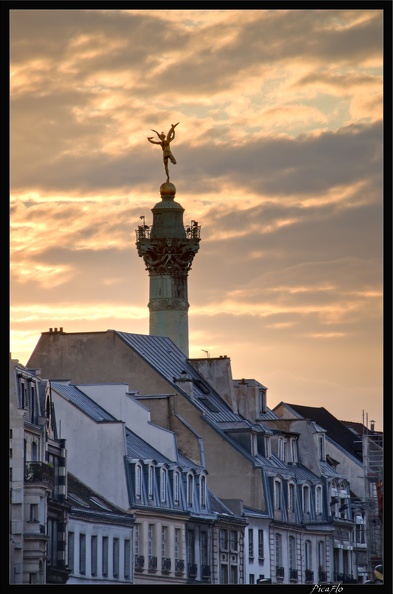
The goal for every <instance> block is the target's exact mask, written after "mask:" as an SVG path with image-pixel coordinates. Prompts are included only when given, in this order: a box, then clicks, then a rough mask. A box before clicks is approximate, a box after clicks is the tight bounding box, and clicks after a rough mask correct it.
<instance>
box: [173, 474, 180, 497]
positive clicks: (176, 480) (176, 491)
mask: <svg viewBox="0 0 393 594" xmlns="http://www.w3.org/2000/svg"><path fill="white" fill-rule="evenodd" d="M173 501H174V504H175V505H179V501H180V474H179V473H178V472H177V471H175V472H174V474H173Z"/></svg>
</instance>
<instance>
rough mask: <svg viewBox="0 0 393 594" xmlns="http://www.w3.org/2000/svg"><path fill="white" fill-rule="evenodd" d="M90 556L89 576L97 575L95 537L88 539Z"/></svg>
mask: <svg viewBox="0 0 393 594" xmlns="http://www.w3.org/2000/svg"><path fill="white" fill-rule="evenodd" d="M90 556H91V560H90V561H91V575H93V576H95V575H97V537H96V536H92V537H91V539H90Z"/></svg>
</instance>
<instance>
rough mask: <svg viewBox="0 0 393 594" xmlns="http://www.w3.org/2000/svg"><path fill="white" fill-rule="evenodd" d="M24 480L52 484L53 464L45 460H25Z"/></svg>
mask: <svg viewBox="0 0 393 594" xmlns="http://www.w3.org/2000/svg"><path fill="white" fill-rule="evenodd" d="M25 482H26V483H34V482H41V483H46V484H47V485H52V486H53V484H54V471H53V466H49V464H45V462H26V464H25Z"/></svg>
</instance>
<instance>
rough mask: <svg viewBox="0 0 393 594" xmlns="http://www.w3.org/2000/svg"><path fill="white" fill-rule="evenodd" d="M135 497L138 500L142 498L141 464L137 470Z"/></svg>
mask: <svg viewBox="0 0 393 594" xmlns="http://www.w3.org/2000/svg"><path fill="white" fill-rule="evenodd" d="M135 496H136V498H137V499H140V498H141V497H142V469H141V467H140V466H139V464H137V466H136V468H135Z"/></svg>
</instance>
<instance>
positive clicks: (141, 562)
mask: <svg viewBox="0 0 393 594" xmlns="http://www.w3.org/2000/svg"><path fill="white" fill-rule="evenodd" d="M144 567H145V558H144V556H143V555H135V571H143V568H144Z"/></svg>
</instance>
